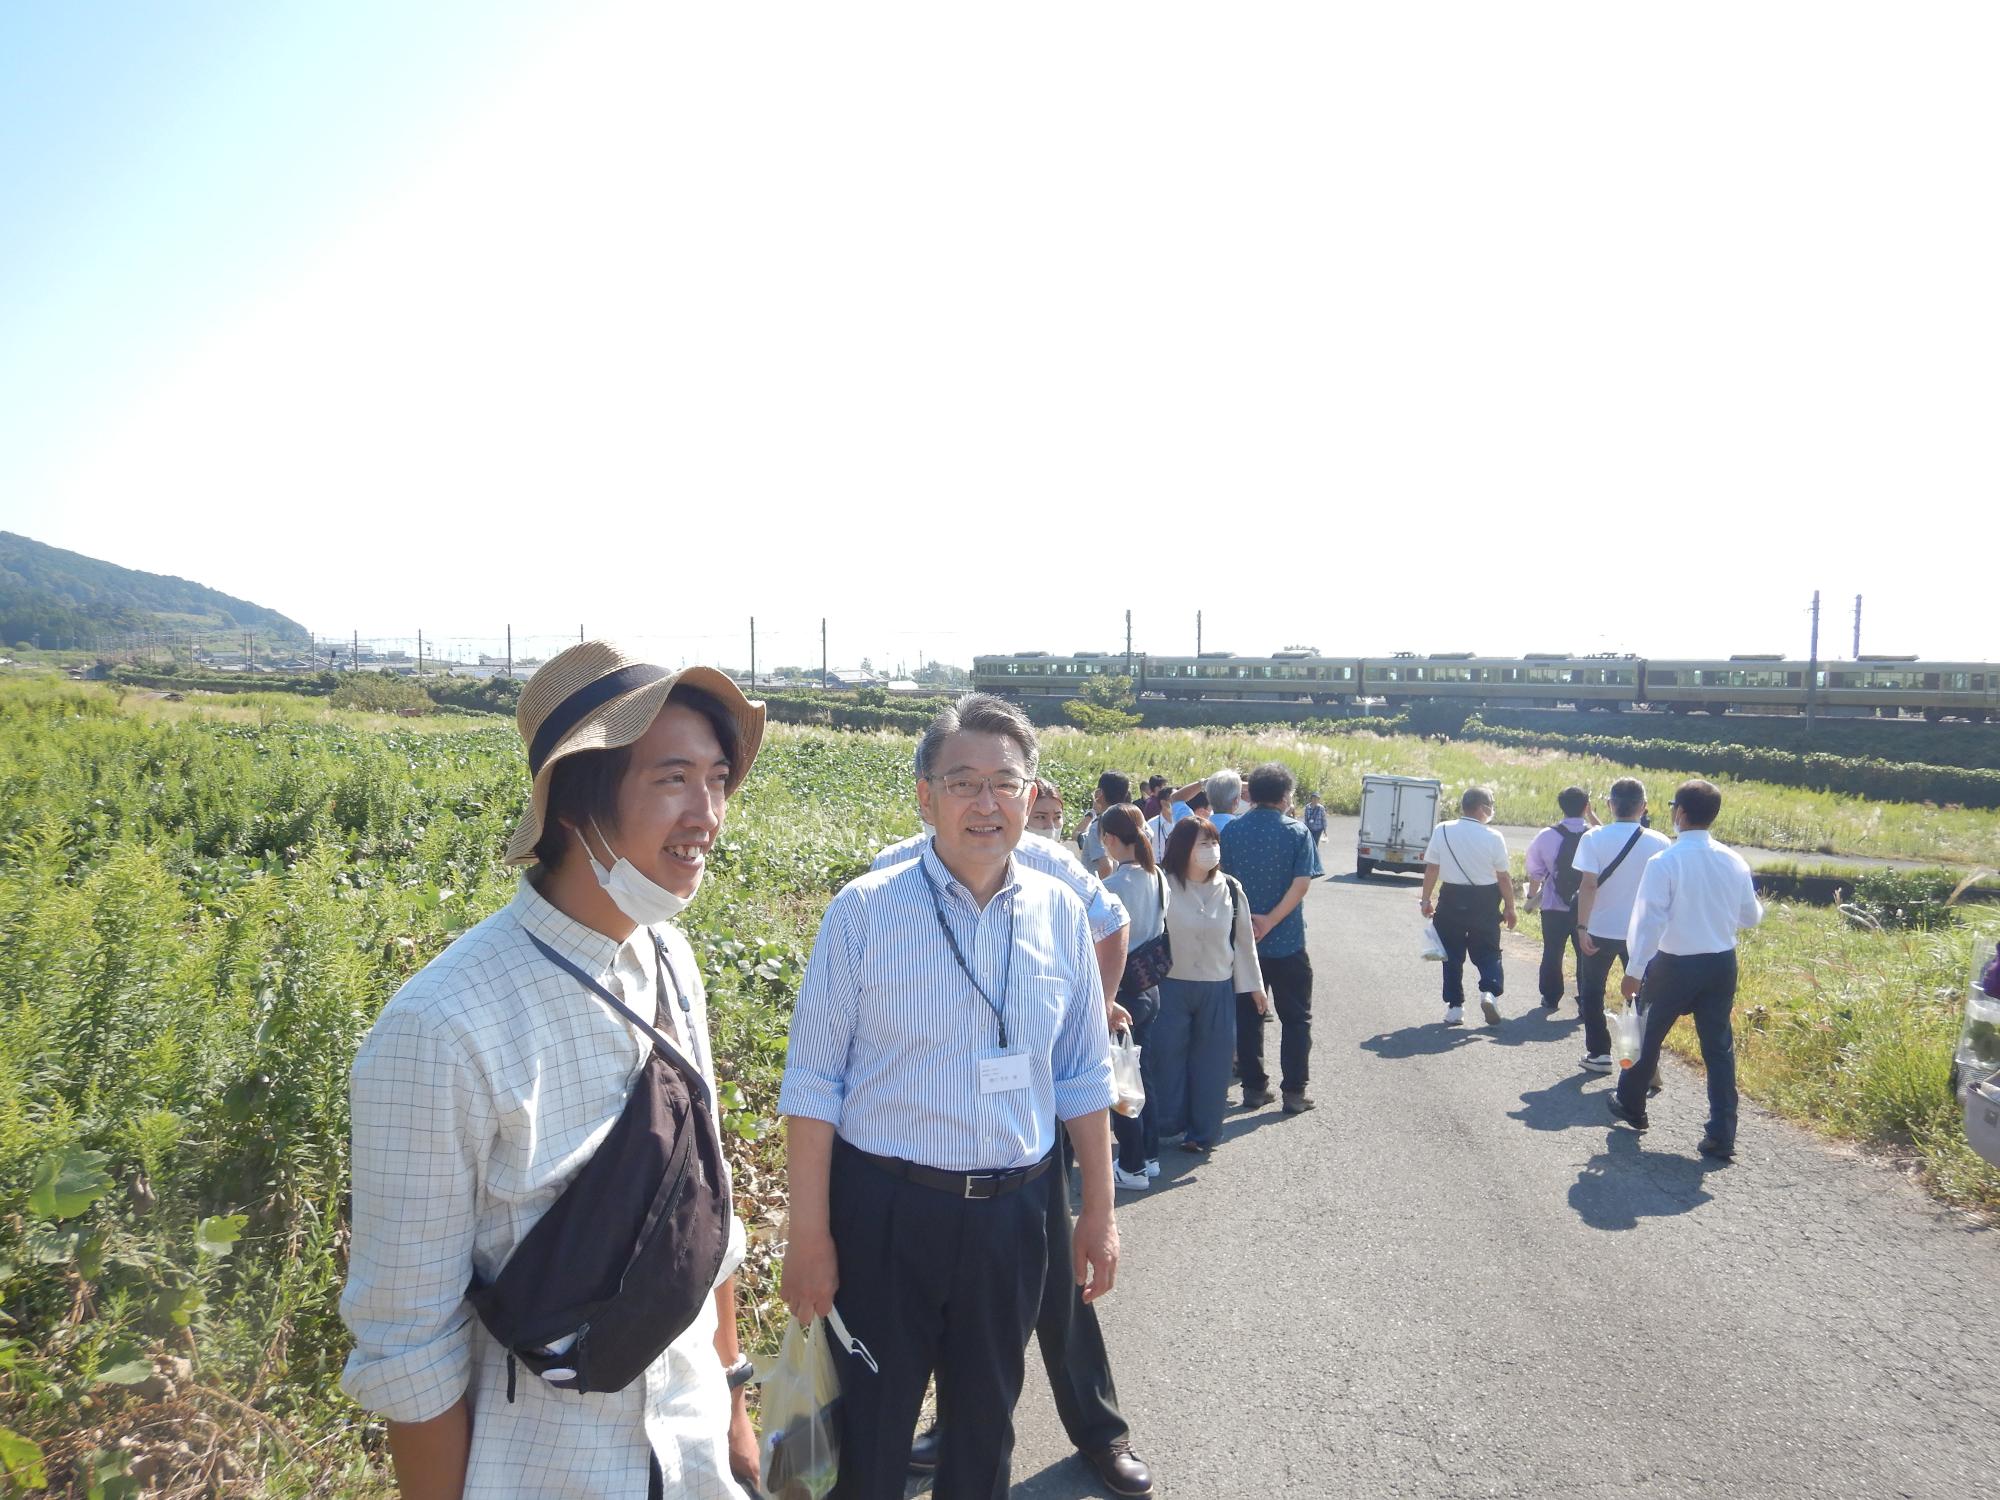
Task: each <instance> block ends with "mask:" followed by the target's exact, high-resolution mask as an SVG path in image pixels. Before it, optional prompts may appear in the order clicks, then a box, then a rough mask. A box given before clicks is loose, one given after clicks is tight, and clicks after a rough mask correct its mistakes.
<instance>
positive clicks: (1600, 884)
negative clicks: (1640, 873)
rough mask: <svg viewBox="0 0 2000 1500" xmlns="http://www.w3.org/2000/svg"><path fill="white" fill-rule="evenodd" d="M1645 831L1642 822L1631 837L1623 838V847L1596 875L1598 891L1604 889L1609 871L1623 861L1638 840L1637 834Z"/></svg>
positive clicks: (1609, 874)
mask: <svg viewBox="0 0 2000 1500" xmlns="http://www.w3.org/2000/svg"><path fill="white" fill-rule="evenodd" d="M1645 831H1646V826H1645V824H1643V823H1642V824H1640V825H1639V826H1638V827H1637V828H1635V829H1633V830H1632V837H1630V838H1629V839H1627V840H1625V847H1624V848H1623V849H1620V850H1619V851H1618V857H1617V858H1616V859H1614V860H1612V861H1611V863H1610V864H1608V865H1606V866H1605V867H1604V873H1603V874H1602V875H1599V876H1598V877H1597V888H1598V889H1599V890H1600V891H1601V890H1603V889H1604V882H1605V881H1607V880H1609V879H1610V878H1611V872H1612V871H1613V870H1616V869H1617V868H1618V867H1619V866H1620V865H1622V864H1624V863H1625V856H1626V855H1628V854H1630V853H1631V852H1632V846H1633V845H1635V844H1637V843H1638V842H1639V836H1640V835H1641V834H1643V833H1644V832H1645Z"/></svg>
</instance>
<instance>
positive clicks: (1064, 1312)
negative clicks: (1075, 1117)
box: [842, 1126, 1131, 1453]
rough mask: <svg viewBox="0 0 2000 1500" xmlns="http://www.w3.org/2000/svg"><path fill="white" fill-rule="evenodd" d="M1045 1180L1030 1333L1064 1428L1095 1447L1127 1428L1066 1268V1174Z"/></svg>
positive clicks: (1097, 1336)
mask: <svg viewBox="0 0 2000 1500" xmlns="http://www.w3.org/2000/svg"><path fill="white" fill-rule="evenodd" d="M1057 1128H1058V1130H1060V1128H1061V1127H1060V1126H1059V1127H1057ZM1064 1139H1068V1137H1067V1136H1065V1137H1064ZM1046 1180H1047V1182H1048V1184H1049V1193H1048V1208H1047V1213H1046V1216H1045V1222H1046V1224H1047V1237H1048V1247H1049V1267H1048V1276H1047V1279H1046V1280H1045V1281H1044V1282H1043V1284H1042V1309H1041V1312H1040V1313H1039V1314H1038V1315H1037V1316H1036V1318H1035V1339H1036V1341H1037V1342H1038V1343H1039V1344H1040V1345H1041V1346H1042V1368H1043V1369H1045V1370H1047V1371H1048V1374H1049V1391H1050V1393H1051V1394H1053V1395H1054V1396H1055V1398H1056V1415H1057V1416H1059V1417H1061V1418H1062V1424H1063V1431H1064V1432H1066V1433H1068V1434H1069V1440H1070V1441H1071V1442H1072V1443H1074V1444H1075V1445H1076V1446H1077V1448H1078V1449H1079V1450H1080V1451H1082V1452H1084V1453H1096V1452H1098V1451H1099V1450H1100V1449H1104V1448H1109V1447H1110V1446H1111V1445H1112V1444H1113V1443H1114V1442H1116V1441H1117V1440H1118V1439H1119V1438H1122V1437H1126V1436H1129V1435H1130V1432H1131V1429H1130V1427H1128V1426H1127V1424H1126V1421H1125V1418H1124V1416H1123V1415H1122V1414H1121V1413H1120V1412H1119V1410H1118V1387H1117V1386H1116V1385H1114V1384H1113V1383H1112V1380H1111V1356H1110V1355H1109V1354H1107V1353H1106V1352H1105V1349H1104V1330H1103V1329H1102V1328H1100V1327H1099V1326H1098V1323H1097V1309H1096V1308H1094V1307H1092V1306H1091V1305H1090V1304H1089V1303H1087V1302H1085V1301H1084V1300H1083V1288H1082V1287H1080V1286H1078V1285H1077V1284H1076V1275H1075V1273H1074V1272H1073V1271H1072V1270H1071V1269H1070V1219H1069V1174H1068V1172H1066V1171H1058V1172H1050V1173H1049V1174H1048V1177H1047V1179H1046ZM1036 1186H1037V1187H1039V1186H1040V1184H1039V1183H1038V1184H1036ZM1029 1191H1030V1192H1032V1191H1033V1189H1032V1188H1031V1189H1029ZM842 1316H843V1317H844V1316H846V1314H844V1313H843V1314H842ZM848 1331H849V1332H850V1333H851V1332H853V1329H852V1328H851V1327H850V1328H849V1330H848ZM947 1441H949V1439H947Z"/></svg>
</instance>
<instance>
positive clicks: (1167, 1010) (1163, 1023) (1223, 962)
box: [1147, 817, 1271, 1154]
mask: <svg viewBox="0 0 2000 1500" xmlns="http://www.w3.org/2000/svg"><path fill="white" fill-rule="evenodd" d="M1160 868H1161V869H1162V870H1164V871H1165V872H1166V876H1167V940H1168V942H1169V943H1170V944H1171V945H1172V947H1173V964H1172V967H1171V968H1169V970H1168V971H1167V977H1166V979H1165V981H1164V982H1162V984H1161V985H1160V1015H1159V1019H1158V1020H1156V1021H1155V1022H1154V1023H1153V1032H1152V1059H1153V1076H1152V1080H1151V1081H1150V1082H1149V1083H1148V1084H1147V1088H1148V1089H1154V1088H1157V1089H1158V1091H1159V1092H1158V1094H1157V1095H1156V1096H1154V1097H1153V1099H1152V1100H1151V1102H1152V1103H1153V1104H1154V1105H1155V1106H1156V1107H1157V1108H1158V1110H1159V1116H1158V1124H1159V1131H1160V1136H1161V1138H1162V1139H1165V1138H1166V1137H1167V1136H1172V1135H1178V1136H1180V1137H1181V1149H1182V1150H1184V1151H1192V1152H1196V1153H1201V1154H1205V1153H1207V1152H1210V1151H1213V1150H1214V1149H1215V1148H1216V1146H1217V1144H1219V1143H1220V1141H1221V1140H1222V1116H1223V1111H1224V1110H1225V1109H1226V1108H1227V1106H1228V1102H1229V1060H1230V1058H1231V1056H1232V1055H1233V1053H1234V1049H1235V1016H1236V997H1237V996H1238V995H1245V996H1248V997H1249V1003H1250V1005H1251V1007H1252V1009H1254V1010H1255V1011H1257V1012H1258V1013H1259V1014H1260V1015H1267V1014H1269V1013H1270V1008H1271V1002H1270V999H1269V997H1268V996H1267V995H1266V994H1265V992H1264V975H1263V971H1262V970H1261V969H1260V968H1259V967H1258V965H1257V933H1256V929H1255V928H1254V926H1253V925H1252V922H1251V916H1250V898H1249V897H1248V896H1246V895H1245V894H1244V893H1243V888H1242V886H1240V885H1238V884H1237V883H1236V882H1235V881H1233V880H1231V879H1230V878H1229V877H1228V876H1226V875H1224V874H1223V873H1222V836H1221V835H1220V834H1218V833H1217V832H1216V831H1215V827H1214V825H1213V824H1211V823H1209V822H1208V821H1207V820H1206V819H1205V818H1198V817H1196V818H1183V819H1182V820H1181V821H1180V822H1178V823H1176V824H1175V825H1174V831H1173V834H1172V836H1171V837H1170V838H1169V839H1168V840H1167V857H1166V858H1165V859H1164V860H1162V861H1161V862H1160Z"/></svg>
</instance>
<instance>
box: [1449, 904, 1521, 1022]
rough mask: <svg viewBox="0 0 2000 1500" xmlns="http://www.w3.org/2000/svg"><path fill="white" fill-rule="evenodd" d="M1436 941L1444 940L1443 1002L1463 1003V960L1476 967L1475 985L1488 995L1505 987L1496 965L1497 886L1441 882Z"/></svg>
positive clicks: (1498, 946) (1498, 966) (1497, 939)
mask: <svg viewBox="0 0 2000 1500" xmlns="http://www.w3.org/2000/svg"><path fill="white" fill-rule="evenodd" d="M1433 925H1434V926H1435V927H1436V928H1437V935H1438V941H1439V942H1441V943H1443V944H1444V966H1443V967H1444V1003H1445V1004H1446V1005H1463V1004H1465V961H1466V959H1467V958H1470V959H1471V960H1472V966H1473V967H1474V968H1475V969H1477V970H1478V971H1479V987H1480V988H1481V989H1482V990H1484V991H1486V993H1487V994H1489V995H1499V994H1502V993H1503V992H1505V990H1506V988H1507V976H1506V975H1505V974H1503V973H1502V972H1501V969H1500V887H1499V886H1497V885H1441V886H1439V887H1438V893H1437V916H1436V917H1435V918H1434V919H1433Z"/></svg>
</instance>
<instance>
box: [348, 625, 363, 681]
mask: <svg viewBox="0 0 2000 1500" xmlns="http://www.w3.org/2000/svg"><path fill="white" fill-rule="evenodd" d="M348 649H349V650H350V651H352V652H353V653H354V654H353V655H352V656H350V657H348V659H347V665H348V669H349V670H350V671H355V672H359V671H360V670H361V632H360V631H358V630H357V631H355V632H354V641H353V643H352V644H351V645H350V646H349V647H348Z"/></svg>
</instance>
